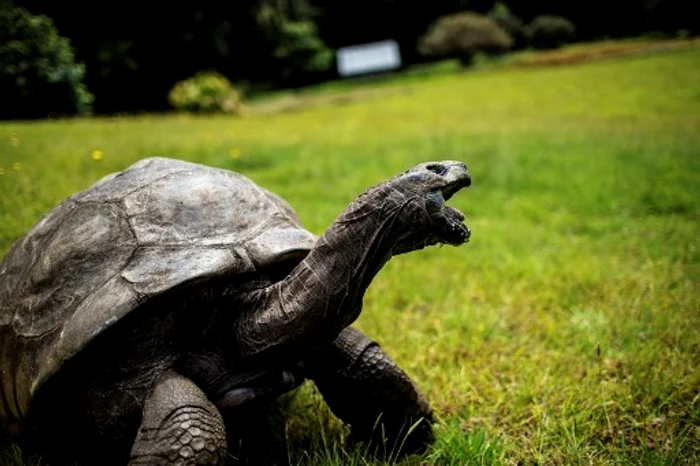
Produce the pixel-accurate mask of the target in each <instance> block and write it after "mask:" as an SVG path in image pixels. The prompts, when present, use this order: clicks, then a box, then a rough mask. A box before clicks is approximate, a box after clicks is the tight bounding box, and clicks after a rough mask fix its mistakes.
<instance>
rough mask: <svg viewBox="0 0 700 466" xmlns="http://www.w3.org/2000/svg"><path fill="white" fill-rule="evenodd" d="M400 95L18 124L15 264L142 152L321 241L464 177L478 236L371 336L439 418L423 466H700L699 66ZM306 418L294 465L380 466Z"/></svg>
mask: <svg viewBox="0 0 700 466" xmlns="http://www.w3.org/2000/svg"><path fill="white" fill-rule="evenodd" d="M398 85H399V84H397V85H396V86H398ZM400 85H401V86H403V87H402V89H403V90H402V91H401V92H392V86H391V85H387V84H383V85H382V89H386V94H385V95H383V96H380V97H378V98H373V99H370V100H366V101H363V100H358V101H355V102H352V101H351V102H347V103H346V104H345V105H334V106H330V105H329V106H316V107H314V108H310V109H307V110H302V111H298V112H295V113H278V114H255V113H254V112H253V113H252V114H251V116H249V117H247V118H243V119H235V118H228V117H210V118H197V117H189V116H170V117H149V116H144V117H135V118H114V119H112V118H110V119H100V118H97V119H92V120H86V121H56V122H42V123H4V124H2V125H0V173H2V175H0V222H1V224H2V228H0V253H3V254H4V252H5V251H6V250H7V248H9V246H10V245H11V243H12V241H14V240H15V239H16V238H18V237H19V236H21V235H22V234H23V233H24V232H25V231H26V230H27V229H28V228H29V227H30V226H31V225H32V224H33V222H34V221H36V220H37V219H38V218H39V217H40V216H41V215H42V214H43V213H44V212H46V211H47V210H48V209H49V208H51V207H52V206H54V205H55V204H57V203H58V202H59V201H60V200H62V199H63V198H64V197H66V196H67V195H69V194H71V193H73V192H75V191H77V190H80V189H83V188H85V187H87V186H88V185H90V184H91V183H93V182H94V181H96V180H97V179H98V178H100V177H101V176H103V175H104V174H106V173H108V172H111V171H114V170H118V169H121V168H124V167H125V166H127V165H128V164H130V163H132V162H134V161H136V160H138V159H140V158H142V157H146V156H151V155H165V156H171V157H179V158H183V159H187V160H192V161H197V162H204V163H207V164H210V165H214V166H220V167H226V168H230V169H234V170H238V171H241V172H243V173H245V174H246V175H248V176H249V177H250V178H252V179H253V180H255V181H257V182H258V183H260V184H262V185H264V186H266V187H268V188H270V189H272V190H273V191H275V192H277V193H279V194H281V195H282V196H284V197H285V198H287V199H288V200H289V201H290V202H291V203H292V205H294V206H295V208H296V209H297V211H298V213H299V215H300V216H301V218H302V220H303V222H304V224H305V225H306V226H307V227H308V229H310V230H311V231H313V232H315V233H320V232H322V231H323V229H324V228H325V227H326V226H327V225H328V224H329V223H330V222H331V221H332V220H333V218H334V217H335V216H336V215H337V214H338V213H339V212H340V211H341V210H342V209H343V207H344V206H345V205H346V204H347V203H348V202H349V201H350V200H351V199H353V198H354V197H355V196H356V195H357V194H358V193H360V192H361V191H362V190H364V189H365V188H366V187H368V186H369V185H371V184H374V183H376V182H379V181H381V180H383V179H385V178H387V177H390V176H393V175H394V174H395V173H397V172H398V171H400V170H403V169H406V168H408V167H410V166H412V165H413V164H415V163H418V162H421V161H426V160H434V159H459V160H462V161H464V162H465V163H466V164H467V165H468V166H469V168H470V170H471V172H472V175H473V186H472V187H471V188H470V189H469V190H467V191H466V192H464V193H460V194H458V195H457V196H455V198H454V199H453V200H452V201H450V203H451V204H452V205H455V206H456V207H458V208H460V209H461V210H463V211H464V212H466V213H467V216H468V220H467V223H468V224H469V225H470V226H471V228H472V231H473V235H472V241H471V242H470V243H469V244H467V245H466V246H463V247H459V248H452V247H442V248H432V249H428V250H424V251H421V252H417V253H413V254H410V255H405V256H400V257H397V258H395V259H393V260H392V261H391V262H390V263H389V264H388V265H387V266H386V268H385V269H384V270H383V271H382V272H381V273H380V274H379V275H378V277H377V279H376V280H375V282H374V283H373V285H372V286H371V288H370V290H369V292H368V294H367V296H366V300H365V308H364V312H363V314H362V316H361V317H360V319H359V321H358V326H359V327H360V328H362V329H363V330H364V331H366V332H367V333H368V334H370V335H371V336H372V337H374V338H376V339H377V340H378V341H379V342H380V343H381V344H382V346H383V347H384V348H385V349H386V350H387V351H388V352H389V353H390V354H391V355H393V356H394V357H395V359H396V360H397V362H398V363H399V364H400V365H401V366H402V367H403V368H404V369H405V370H406V371H407V372H408V373H409V374H410V375H411V376H412V377H414V378H415V380H416V382H417V383H418V385H419V386H420V387H421V388H422V389H423V390H424V391H425V393H426V394H427V396H428V398H429V399H430V400H431V402H432V404H433V406H434V408H435V409H436V412H437V414H438V416H439V425H438V426H437V430H438V440H437V442H436V444H435V445H434V447H433V448H432V449H431V450H430V451H429V452H428V453H427V454H426V455H425V456H423V457H418V458H410V459H408V460H407V461H406V463H407V464H420V465H423V464H425V465H428V464H438V465H462V464H479V465H481V464H555V465H558V464H655V465H656V464H658V465H661V464H664V465H675V464H700V287H699V285H700V241H699V240H698V238H699V237H700V49H698V48H694V49H691V50H684V51H675V52H667V53H661V54H657V55H653V56H648V57H641V58H639V57H638V58H625V59H619V60H614V61H606V62H598V63H588V64H582V65H576V66H559V67H556V68H539V69H500V70H498V69H496V70H487V71H484V72H480V73H450V74H445V73H443V74H439V75H436V76H434V77H426V78H425V79H421V80H414V81H411V82H409V83H408V84H406V83H405V82H403V83H401V84H400ZM95 159H98V160H95ZM294 404H295V409H293V410H292V411H291V412H290V417H289V421H288V425H287V432H288V434H289V442H290V452H289V457H290V459H291V463H292V464H313V465H329V464H358V465H360V464H375V460H373V459H372V458H371V457H370V456H367V455H365V454H364V453H363V452H362V451H358V450H352V449H351V450H347V449H345V447H344V445H343V436H344V433H345V432H344V430H343V429H341V428H339V426H338V425H337V424H334V423H333V421H332V419H330V420H329V416H328V414H327V413H325V412H324V411H322V410H321V413H322V415H321V416H319V415H318V410H317V406H318V404H319V402H318V400H317V398H316V397H315V396H314V394H313V393H312V389H311V388H310V387H306V388H305V391H304V393H302V395H301V396H300V397H297V398H296V399H295V400H294ZM14 456H18V453H17V452H16V451H14V450H7V449H6V450H5V454H4V457H5V459H4V461H5V463H7V464H20V462H19V461H18V460H17V462H16V463H15V460H13V457H14ZM376 464H384V463H383V462H382V461H376Z"/></svg>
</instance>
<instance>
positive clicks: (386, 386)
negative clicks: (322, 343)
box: [305, 327, 434, 454]
mask: <svg viewBox="0 0 700 466" xmlns="http://www.w3.org/2000/svg"><path fill="white" fill-rule="evenodd" d="M305 364H306V365H307V367H308V370H309V376H310V378H311V379H313V381H314V383H315V384H316V386H317V387H318V389H319V391H320V392H321V394H322V395H323V398H324V399H325V400H326V403H328V406H329V407H330V408H331V410H332V411H333V413H334V414H335V415H336V416H338V417H339V418H340V419H341V420H343V421H344V422H346V423H348V424H350V425H351V426H352V435H353V437H355V438H357V439H359V440H362V441H368V442H369V443H370V444H373V445H375V446H377V445H382V444H383V442H384V441H386V442H387V444H386V445H385V448H386V451H387V452H395V453H406V454H410V453H421V452H423V451H425V449H426V448H427V447H428V446H429V445H430V444H431V443H432V441H433V438H434V437H433V431H432V423H433V421H434V419H433V413H432V410H431V408H430V406H429V405H428V402H427V401H426V400H425V398H424V397H423V395H422V394H421V393H420V392H419V391H418V389H417V388H416V386H415V385H414V384H413V382H412V381H411V380H410V378H409V377H408V376H407V375H406V374H405V373H404V372H403V371H402V370H401V369H400V368H399V367H398V366H397V365H396V363H395V362H394V361H393V360H392V359H391V358H390V357H389V356H388V355H387V354H386V353H385V352H384V351H383V350H382V349H381V348H380V347H379V345H378V344H377V343H376V342H374V341H372V340H370V339H369V338H367V337H366V336H365V335H364V334H362V333H361V332H360V331H359V330H356V329H354V328H351V327H348V328H346V329H345V330H343V331H342V332H341V333H340V335H339V336H338V338H337V339H336V340H335V341H334V342H333V344H332V345H331V346H330V347H329V348H327V349H325V350H323V351H319V352H318V353H316V354H314V355H313V356H312V357H311V358H310V359H309V360H307V361H305ZM416 423H417V425H416V426H415V427H414V425H415V424H416ZM412 427H414V428H413V430H410V429H411V428H412ZM409 431H410V434H409ZM399 449H400V451H399Z"/></svg>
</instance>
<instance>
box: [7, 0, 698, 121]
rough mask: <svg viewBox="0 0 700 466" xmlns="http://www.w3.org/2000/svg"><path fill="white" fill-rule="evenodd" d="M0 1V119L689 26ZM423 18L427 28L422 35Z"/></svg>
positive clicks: (664, 1) (469, 6)
mask: <svg viewBox="0 0 700 466" xmlns="http://www.w3.org/2000/svg"><path fill="white" fill-rule="evenodd" d="M13 4H14V6H15V7H17V8H14V7H13ZM0 5H1V7H0V8H1V13H0V27H1V29H0V63H2V65H3V66H2V69H1V70H0V92H2V93H3V94H2V95H1V97H2V99H1V100H2V102H3V104H2V107H1V110H0V118H5V119H8V118H39V117H46V116H58V115H65V114H72V113H87V112H91V111H92V112H95V113H97V114H113V113H127V112H153V111H163V110H167V109H169V108H172V106H173V105H178V104H182V105H185V104H183V103H182V102H176V101H173V100H172V99H171V100H170V101H169V99H168V95H169V93H170V92H171V91H172V89H173V87H174V86H175V85H176V83H178V82H180V81H182V80H185V79H188V78H191V77H192V76H194V75H195V74H196V73H198V72H215V73H219V74H220V75H221V76H223V77H224V78H226V79H227V80H229V81H230V82H232V83H234V85H235V88H236V90H237V91H239V92H243V93H244V94H248V95H251V94H256V93H260V92H261V91H267V90H271V89H279V88H290V87H291V88H297V87H301V86H308V85H310V84H316V83H319V82H323V81H329V80H335V79H338V78H339V74H338V71H337V68H338V67H337V66H336V65H337V56H336V52H337V51H338V50H339V49H341V48H342V47H346V46H353V45H356V44H363V43H371V42H377V41H383V40H392V41H395V43H396V44H397V46H398V49H399V55H400V63H401V68H403V69H406V68H410V67H411V66H413V65H416V64H420V63H425V62H428V61H433V60H436V59H442V58H445V57H450V56H451V57H455V56H458V55H459V56H460V57H461V58H463V59H464V60H465V61H464V64H469V62H470V61H471V58H466V55H467V54H466V53H465V52H469V53H470V54H471V53H475V52H485V53H489V54H492V55H493V54H501V53H504V52H506V51H512V50H521V49H526V48H531V47H535V48H540V49H543V48H554V47H558V46H560V45H562V44H564V43H568V42H573V41H591V40H600V39H605V38H620V37H632V36H640V35H647V36H656V37H664V36H665V37H674V36H678V35H680V36H688V35H691V34H693V33H697V32H698V25H699V23H700V19H698V16H697V14H695V13H694V12H693V10H694V7H693V2H689V1H686V0H616V1H603V0H585V1H584V0H572V1H566V2H561V1H556V0H535V1H531V0H507V1H504V2H495V1H493V0H416V1H411V2H402V1H398V0H372V1H364V0H353V1H345V0H332V1H325V0H260V1H218V0H202V1H198V2H179V3H173V2H158V1H152V2H142V1H136V0H122V1H119V2H106V3H105V2H91V1H84V0H66V1H61V2H57V1H54V0H13V1H9V0H2V1H1V2H0ZM465 12H468V13H470V14H471V16H470V17H467V18H466V19H465V18H462V20H461V22H460V20H459V18H455V17H454V15H458V16H459V14H460V13H461V14H464V13H465ZM450 16H452V18H450ZM441 18H442V23H441V24H440V25H438V24H436V23H438V21H439V20H440V19H441ZM450 19H451V21H452V22H451V23H450ZM455 21H456V22H455ZM431 26H432V27H433V30H432V33H433V34H432V36H433V37H432V38H428V37H425V36H426V35H427V33H428V32H429V30H430V28H431ZM436 26H438V27H437V30H435V29H436ZM456 31H460V32H457V35H459V34H464V31H469V32H468V34H469V35H470V37H469V38H466V37H463V38H461V39H460V41H461V42H460V41H457V42H456V41H455V37H456V36H455V32H456ZM426 40H427V41H428V43H426ZM465 41H466V42H465ZM458 42H460V43H458ZM219 84H220V83H218V82H217V83H213V84H212V83H209V84H206V83H204V84H202V83H199V84H198V85H200V86H207V85H214V86H216V85H219ZM175 100H177V97H176V98H175ZM180 100H182V98H180ZM200 104H202V103H201V102H200ZM224 107H225V108H226V109H227V110H228V111H233V107H231V105H229V106H228V107H226V105H224ZM234 107H235V106H234Z"/></svg>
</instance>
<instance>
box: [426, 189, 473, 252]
mask: <svg viewBox="0 0 700 466" xmlns="http://www.w3.org/2000/svg"><path fill="white" fill-rule="evenodd" d="M465 186H466V185H463V186H459V187H457V188H456V189H451V188H446V189H443V190H442V193H441V194H442V196H441V197H442V200H443V203H442V208H441V209H440V210H439V211H438V212H436V215H435V217H436V218H434V220H435V226H436V231H435V234H436V235H437V237H438V238H437V239H438V241H439V242H441V243H447V244H452V245H455V246H457V245H460V244H463V243H466V242H467V241H469V237H470V236H471V233H472V232H471V230H470V229H469V227H468V226H466V225H465V224H464V223H463V222H464V218H465V217H464V214H463V213H462V212H460V211H459V210H457V209H455V208H454V207H451V206H448V205H445V204H444V202H445V201H448V200H449V199H450V198H451V197H452V196H453V195H454V193H456V192H457V191H459V190H460V189H462V188H463V187H465Z"/></svg>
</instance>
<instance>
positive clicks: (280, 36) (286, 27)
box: [257, 2, 333, 84]
mask: <svg viewBox="0 0 700 466" xmlns="http://www.w3.org/2000/svg"><path fill="white" fill-rule="evenodd" d="M299 3H301V4H305V3H304V2H299ZM299 11H301V12H299ZM312 14H313V10H311V9H310V8H307V9H302V10H299V7H297V10H296V15H295V16H296V17H293V16H291V15H290V12H289V10H285V9H282V8H279V7H278V8H275V7H273V6H270V5H267V4H263V5H262V6H261V8H260V10H259V11H258V16H257V18H258V24H259V25H260V26H261V27H262V29H263V31H264V32H265V34H266V36H267V39H268V41H269V43H270V44H271V46H272V49H273V50H272V58H273V59H274V61H275V62H276V66H277V67H278V69H279V75H280V76H281V77H282V79H283V80H284V81H285V82H286V83H288V84H300V83H303V82H304V81H305V80H306V79H307V78H308V76H309V75H311V74H314V73H322V72H324V71H326V70H328V69H329V68H330V67H331V64H332V63H333V52H332V51H331V49H329V48H328V47H327V46H326V44H324V43H323V41H322V40H321V39H320V38H319V37H318V32H317V30H316V25H315V24H314V23H313V22H312V21H311V19H310V18H309V17H310V16H311V15H312Z"/></svg>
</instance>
